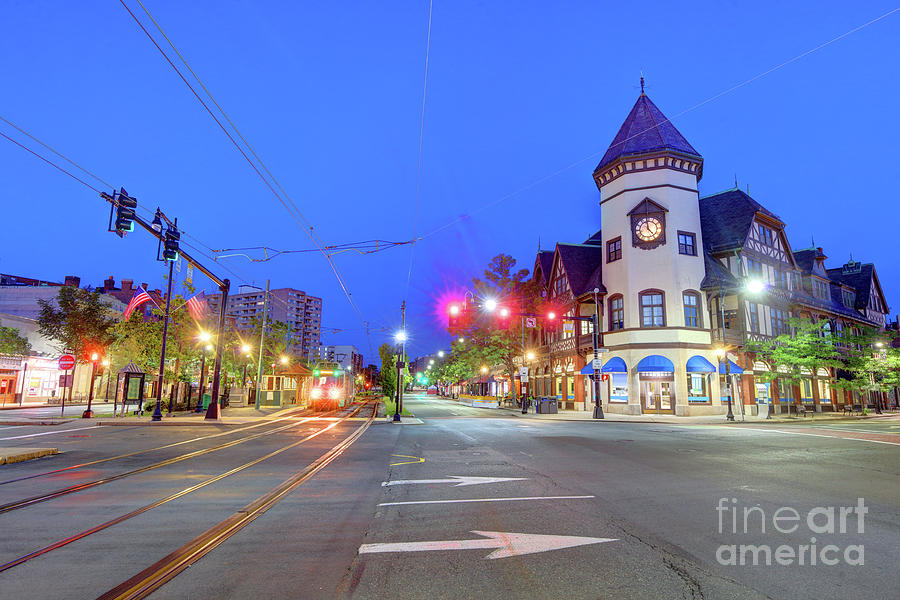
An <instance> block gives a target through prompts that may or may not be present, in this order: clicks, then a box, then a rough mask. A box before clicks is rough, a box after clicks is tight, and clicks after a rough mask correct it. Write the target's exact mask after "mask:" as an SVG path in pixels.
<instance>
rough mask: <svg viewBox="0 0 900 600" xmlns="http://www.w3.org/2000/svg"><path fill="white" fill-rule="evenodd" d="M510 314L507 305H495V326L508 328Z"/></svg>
mask: <svg viewBox="0 0 900 600" xmlns="http://www.w3.org/2000/svg"><path fill="white" fill-rule="evenodd" d="M511 316H512V313H511V312H510V310H509V309H508V308H507V307H505V306H498V307H497V326H498V327H500V329H509V325H510V321H511V319H510V317H511Z"/></svg>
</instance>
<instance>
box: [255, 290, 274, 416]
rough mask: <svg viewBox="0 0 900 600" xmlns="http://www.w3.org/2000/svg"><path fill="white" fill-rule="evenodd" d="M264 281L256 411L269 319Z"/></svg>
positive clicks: (260, 389)
mask: <svg viewBox="0 0 900 600" xmlns="http://www.w3.org/2000/svg"><path fill="white" fill-rule="evenodd" d="M270 283H271V280H270V279H266V295H265V296H264V297H263V322H262V327H260V332H259V362H257V363H256V410H259V394H260V392H261V391H262V374H263V346H264V345H265V343H266V322H267V321H268V319H269V284H270Z"/></svg>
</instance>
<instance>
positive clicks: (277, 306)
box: [207, 286, 322, 357]
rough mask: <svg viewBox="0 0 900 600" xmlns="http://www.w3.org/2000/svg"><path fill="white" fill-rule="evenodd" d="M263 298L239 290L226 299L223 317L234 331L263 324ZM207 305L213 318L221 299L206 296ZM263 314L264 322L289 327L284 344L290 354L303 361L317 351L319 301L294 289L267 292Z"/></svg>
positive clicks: (259, 292)
mask: <svg viewBox="0 0 900 600" xmlns="http://www.w3.org/2000/svg"><path fill="white" fill-rule="evenodd" d="M265 294H266V292H265V290H261V289H258V288H255V287H252V286H241V287H239V288H238V293H237V294H233V295H230V296H228V306H227V307H226V308H225V314H226V316H228V317H231V318H233V319H234V323H235V328H237V329H238V330H241V329H248V328H250V326H251V323H252V322H253V320H254V319H256V320H258V321H262V320H263V310H264V308H266V302H265ZM207 302H208V304H209V308H210V312H211V313H212V314H217V312H218V310H219V303H220V302H221V295H214V296H209V297H208V298H207ZM266 311H267V313H268V314H267V316H268V320H270V321H281V322H283V323H286V324H287V325H288V326H289V327H290V339H289V340H287V341H288V343H289V345H290V346H291V347H292V348H293V349H294V351H296V352H298V353H300V354H301V355H303V356H307V357H309V356H311V355H314V354H315V353H316V352H317V351H318V348H319V346H320V345H321V338H322V299H321V298H317V297H315V296H310V295H308V294H307V293H306V292H304V291H302V290H297V289H294V288H278V289H274V290H269V301H268V306H267V308H266Z"/></svg>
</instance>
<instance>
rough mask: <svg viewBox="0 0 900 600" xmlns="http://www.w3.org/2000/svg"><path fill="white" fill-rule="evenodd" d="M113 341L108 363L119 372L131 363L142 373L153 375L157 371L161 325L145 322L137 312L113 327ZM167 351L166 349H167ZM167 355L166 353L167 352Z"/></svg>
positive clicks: (160, 343)
mask: <svg viewBox="0 0 900 600" xmlns="http://www.w3.org/2000/svg"><path fill="white" fill-rule="evenodd" d="M113 334H114V336H115V341H114V342H113V344H112V346H111V348H110V350H111V352H110V354H111V356H112V358H111V360H110V362H111V365H112V366H113V368H114V369H115V370H119V369H121V368H122V367H124V366H125V365H126V364H128V363H129V362H133V363H134V364H135V366H137V367H138V368H139V369H141V370H142V371H145V372H147V373H154V372H156V371H157V370H158V369H159V354H160V352H161V350H162V323H161V322H159V321H153V320H150V321H145V320H144V318H143V315H141V314H138V313H137V312H133V313H131V316H130V317H129V318H128V319H127V320H125V321H120V322H119V323H116V325H115V326H114V327H113ZM167 350H168V348H167ZM167 354H168V352H167Z"/></svg>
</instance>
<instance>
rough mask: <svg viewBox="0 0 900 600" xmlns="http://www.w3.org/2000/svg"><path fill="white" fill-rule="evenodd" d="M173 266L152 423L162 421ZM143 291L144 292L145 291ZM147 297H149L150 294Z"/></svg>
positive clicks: (169, 283) (168, 289)
mask: <svg viewBox="0 0 900 600" xmlns="http://www.w3.org/2000/svg"><path fill="white" fill-rule="evenodd" d="M177 223H178V219H175V224H177ZM173 227H174V225H173ZM174 264H175V261H174V260H170V261H169V281H168V283H167V287H166V316H165V318H164V319H163V333H162V350H161V351H160V353H159V380H158V381H157V384H156V408H155V409H154V410H153V417H152V419H153V420H154V421H162V409H161V407H160V404H161V402H162V388H163V373H164V372H165V368H166V337H167V334H168V333H169V305H170V304H172V266H173V265H174ZM144 291H145V292H146V291H147V290H144ZM147 295H148V296H149V295H150V294H147ZM151 300H152V298H151ZM154 304H156V302H154ZM158 306H159V305H158V304H157V307H158Z"/></svg>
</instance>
